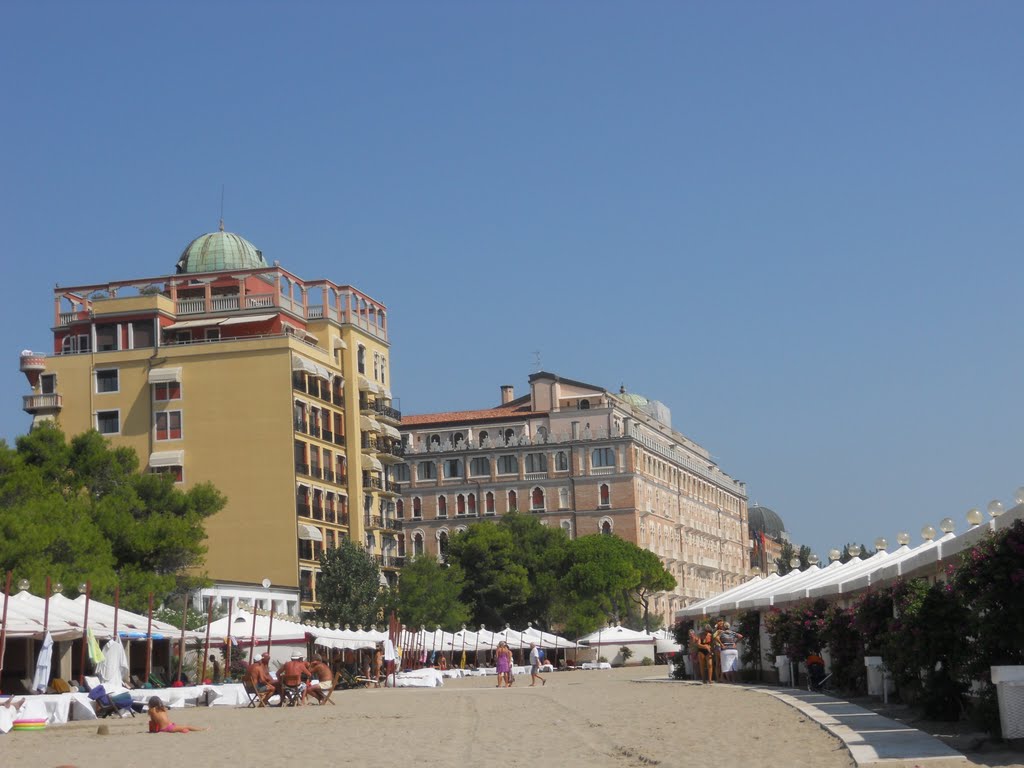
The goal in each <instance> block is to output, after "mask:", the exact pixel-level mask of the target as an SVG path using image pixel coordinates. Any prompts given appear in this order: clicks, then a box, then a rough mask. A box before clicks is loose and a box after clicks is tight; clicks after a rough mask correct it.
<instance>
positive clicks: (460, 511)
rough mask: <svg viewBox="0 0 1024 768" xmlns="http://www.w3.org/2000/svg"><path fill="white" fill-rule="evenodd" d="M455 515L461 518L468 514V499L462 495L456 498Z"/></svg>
mask: <svg viewBox="0 0 1024 768" xmlns="http://www.w3.org/2000/svg"><path fill="white" fill-rule="evenodd" d="M455 514H456V515H458V516H459V517H462V516H463V515H464V514H466V497H465V496H463V495H462V494H461V493H460V494H459V495H458V496H456V497H455Z"/></svg>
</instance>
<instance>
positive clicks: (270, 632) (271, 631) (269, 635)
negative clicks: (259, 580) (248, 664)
mask: <svg viewBox="0 0 1024 768" xmlns="http://www.w3.org/2000/svg"><path fill="white" fill-rule="evenodd" d="M273 636H274V601H273V600H271V601H270V626H268V627H267V653H270V643H271V642H272V640H271V638H273Z"/></svg>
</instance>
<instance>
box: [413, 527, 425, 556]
mask: <svg viewBox="0 0 1024 768" xmlns="http://www.w3.org/2000/svg"><path fill="white" fill-rule="evenodd" d="M412 554H413V556H417V555H422V554H423V534H422V533H419V532H417V533H414V534H413V535H412Z"/></svg>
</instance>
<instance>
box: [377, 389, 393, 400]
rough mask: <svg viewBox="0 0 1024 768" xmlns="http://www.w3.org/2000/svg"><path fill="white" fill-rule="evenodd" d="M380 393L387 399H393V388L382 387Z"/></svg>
mask: <svg viewBox="0 0 1024 768" xmlns="http://www.w3.org/2000/svg"><path fill="white" fill-rule="evenodd" d="M378 394H380V396H381V397H383V398H385V399H386V400H390V399H391V390H390V389H388V388H387V387H381V388H380V392H379V393H378Z"/></svg>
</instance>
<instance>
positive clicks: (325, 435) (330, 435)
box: [321, 429, 334, 443]
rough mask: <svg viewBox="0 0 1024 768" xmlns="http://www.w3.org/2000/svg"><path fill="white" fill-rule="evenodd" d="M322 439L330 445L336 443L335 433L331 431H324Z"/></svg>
mask: <svg viewBox="0 0 1024 768" xmlns="http://www.w3.org/2000/svg"><path fill="white" fill-rule="evenodd" d="M321 437H322V438H323V439H324V440H325V441H326V442H328V443H333V442H334V433H333V432H331V431H330V430H329V429H325V430H324V431H323V432H322V433H321Z"/></svg>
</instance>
